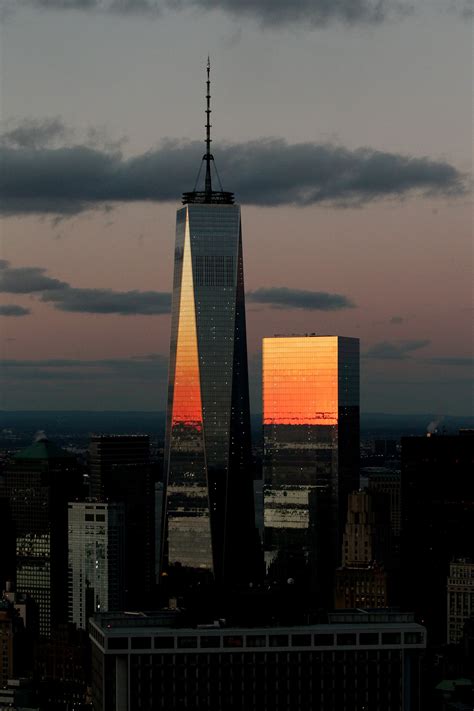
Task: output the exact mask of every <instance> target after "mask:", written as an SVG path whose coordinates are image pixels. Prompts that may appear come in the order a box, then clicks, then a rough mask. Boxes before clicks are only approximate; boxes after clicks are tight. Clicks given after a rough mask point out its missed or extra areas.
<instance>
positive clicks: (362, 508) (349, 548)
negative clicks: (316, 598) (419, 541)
mask: <svg viewBox="0 0 474 711" xmlns="http://www.w3.org/2000/svg"><path fill="white" fill-rule="evenodd" d="M389 503H390V502H389V499H388V497H387V496H386V495H383V494H373V493H372V494H371V493H370V492H368V491H358V492H354V493H352V494H350V495H349V500H348V511H347V522H346V527H345V530H344V535H343V541H342V567H341V568H339V569H338V570H337V571H336V585H335V607H336V608H337V609H343V608H346V609H347V608H353V607H361V608H378V607H387V606H388V604H389V591H388V573H387V570H386V569H385V566H387V564H389V563H390V540H391V536H390V508H389Z"/></svg>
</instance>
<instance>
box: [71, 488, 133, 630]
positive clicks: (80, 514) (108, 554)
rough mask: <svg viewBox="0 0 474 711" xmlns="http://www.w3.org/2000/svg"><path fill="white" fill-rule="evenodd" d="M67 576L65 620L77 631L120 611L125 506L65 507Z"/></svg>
mask: <svg viewBox="0 0 474 711" xmlns="http://www.w3.org/2000/svg"><path fill="white" fill-rule="evenodd" d="M68 576H69V584H68V619H69V622H74V623H75V624H76V625H77V626H78V627H79V628H82V629H86V628H87V620H88V619H89V617H91V616H92V615H93V614H95V613H96V612H108V611H109V610H119V609H121V608H123V605H124V594H123V589H124V504H122V503H105V502H94V501H83V502H82V501H81V502H73V503H69V504H68Z"/></svg>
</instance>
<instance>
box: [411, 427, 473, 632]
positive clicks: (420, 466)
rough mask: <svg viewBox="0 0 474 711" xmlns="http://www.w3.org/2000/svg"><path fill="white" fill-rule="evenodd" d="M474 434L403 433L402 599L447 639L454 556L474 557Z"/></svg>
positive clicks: (430, 627)
mask: <svg viewBox="0 0 474 711" xmlns="http://www.w3.org/2000/svg"><path fill="white" fill-rule="evenodd" d="M473 442H474V439H473V435H472V433H471V434H469V433H465V434H463V435H462V436H456V435H449V436H448V435H434V434H433V435H431V436H426V437H403V438H402V460H401V461H402V481H401V511H402V524H401V525H402V538H401V564H402V578H401V583H402V604H403V605H404V607H405V608H406V609H412V610H415V611H416V613H417V615H418V619H420V621H423V623H424V624H426V626H427V627H428V630H429V632H430V635H431V639H432V640H433V642H434V641H438V642H444V641H445V639H446V628H447V627H446V626H447V620H446V607H447V605H446V580H447V578H448V575H449V566H450V563H451V561H452V560H453V559H458V558H468V559H473V558H474V477H473V476H472V472H473V469H474V466H473V465H474V447H473Z"/></svg>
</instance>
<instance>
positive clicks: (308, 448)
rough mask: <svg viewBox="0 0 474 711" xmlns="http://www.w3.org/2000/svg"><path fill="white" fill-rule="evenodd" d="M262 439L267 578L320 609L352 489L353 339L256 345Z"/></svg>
mask: <svg viewBox="0 0 474 711" xmlns="http://www.w3.org/2000/svg"><path fill="white" fill-rule="evenodd" d="M263 436H264V459H263V476H264V548H265V563H266V570H267V576H268V578H269V579H270V580H275V581H286V580H288V579H290V578H291V579H294V580H295V581H296V582H297V583H298V582H299V583H302V584H303V586H304V587H308V586H309V587H310V588H311V589H313V590H315V589H318V588H319V593H320V594H321V595H322V596H323V598H324V597H325V596H326V600H323V599H321V600H320V602H328V598H327V595H328V594H329V595H330V596H331V597H332V581H333V576H334V571H335V568H336V567H337V565H340V560H341V555H340V551H341V538H342V531H343V527H344V523H345V518H346V512H347V497H348V494H349V492H350V491H353V490H354V489H357V488H358V485H359V341H358V339H356V338H343V337H338V336H316V335H314V334H311V335H305V336H278V337H274V338H264V339H263ZM323 583H324V585H325V586H326V590H325V591H324V592H323V591H322V589H321V584H323Z"/></svg>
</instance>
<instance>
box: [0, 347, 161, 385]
mask: <svg viewBox="0 0 474 711" xmlns="http://www.w3.org/2000/svg"><path fill="white" fill-rule="evenodd" d="M0 370H1V372H2V377H3V378H5V379H6V380H10V381H15V380H19V381H21V382H24V381H25V380H45V381H75V380H78V381H84V380H107V379H112V380H115V379H120V380H122V379H124V380H139V381H153V380H156V379H158V380H164V379H166V377H167V372H168V360H167V358H166V357H165V356H163V355H160V354H159V353H151V354H147V355H142V356H131V357H129V358H104V359H99V360H80V359H76V358H71V359H68V358H49V359H44V360H3V361H0Z"/></svg>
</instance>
